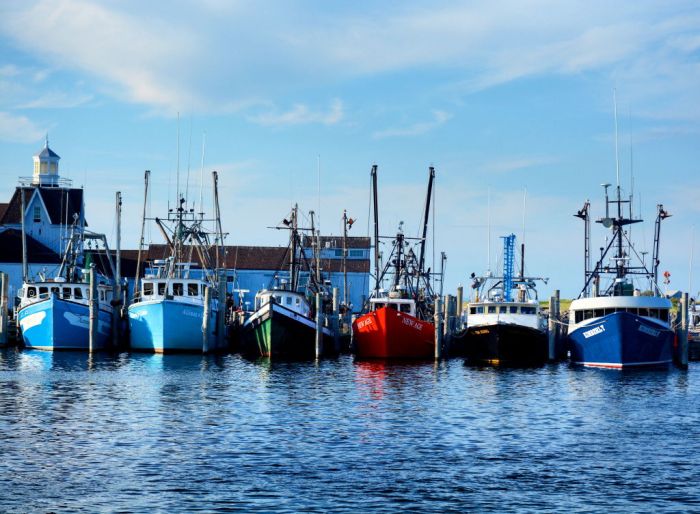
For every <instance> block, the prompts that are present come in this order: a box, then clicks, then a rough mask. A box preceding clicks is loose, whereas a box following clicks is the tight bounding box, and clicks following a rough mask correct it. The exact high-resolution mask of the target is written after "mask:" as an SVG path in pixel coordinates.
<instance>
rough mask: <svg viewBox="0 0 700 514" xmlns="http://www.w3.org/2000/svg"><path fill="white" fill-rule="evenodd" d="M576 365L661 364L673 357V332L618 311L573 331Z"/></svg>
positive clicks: (624, 366) (572, 345)
mask: <svg viewBox="0 0 700 514" xmlns="http://www.w3.org/2000/svg"><path fill="white" fill-rule="evenodd" d="M569 343H570V350H571V360H572V361H573V362H574V363H575V364H583V365H585V366H595V367H604V368H627V367H639V366H660V365H667V364H670V363H671V360H672V358H673V332H672V331H671V330H670V329H668V328H664V327H663V326H661V325H659V324H658V323H654V322H652V321H649V320H647V319H644V318H642V317H640V316H636V315H634V314H630V313H627V312H615V313H613V314H609V315H607V316H604V317H602V318H598V319H596V320H595V321H592V322H591V323H588V324H587V325H585V326H582V327H579V328H577V329H576V330H574V331H573V332H571V333H570V334H569Z"/></svg>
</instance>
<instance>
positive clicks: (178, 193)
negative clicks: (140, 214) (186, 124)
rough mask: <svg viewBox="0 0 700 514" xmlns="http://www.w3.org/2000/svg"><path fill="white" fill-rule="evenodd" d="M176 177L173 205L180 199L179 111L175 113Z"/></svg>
mask: <svg viewBox="0 0 700 514" xmlns="http://www.w3.org/2000/svg"><path fill="white" fill-rule="evenodd" d="M176 170H177V171H176V173H177V178H176V181H175V194H176V195H177V198H175V205H178V202H179V201H180V112H179V111H178V113H177V167H176Z"/></svg>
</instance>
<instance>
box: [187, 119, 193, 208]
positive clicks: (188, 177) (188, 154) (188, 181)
mask: <svg viewBox="0 0 700 514" xmlns="http://www.w3.org/2000/svg"><path fill="white" fill-rule="evenodd" d="M191 158H192V115H191V114H190V140H189V144H188V145H187V180H186V181H185V198H187V197H188V195H189V192H190V163H191V162H192V161H191Z"/></svg>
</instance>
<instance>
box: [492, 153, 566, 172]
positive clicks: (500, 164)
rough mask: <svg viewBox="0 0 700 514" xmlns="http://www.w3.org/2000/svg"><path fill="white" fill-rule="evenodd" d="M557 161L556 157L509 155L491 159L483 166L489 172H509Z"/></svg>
mask: <svg viewBox="0 0 700 514" xmlns="http://www.w3.org/2000/svg"><path fill="white" fill-rule="evenodd" d="M555 162H557V159H556V158H554V157H547V156H534V157H527V156H525V157H508V158H500V159H495V160H492V161H489V162H487V163H485V164H483V165H482V166H481V169H482V170H483V171H485V172H487V173H507V172H509V171H518V170H523V169H528V168H535V167H537V166H545V165H548V164H552V163H555Z"/></svg>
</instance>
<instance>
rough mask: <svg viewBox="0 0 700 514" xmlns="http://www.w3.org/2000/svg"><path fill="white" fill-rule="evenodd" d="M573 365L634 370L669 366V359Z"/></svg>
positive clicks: (579, 363)
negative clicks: (636, 368)
mask: <svg viewBox="0 0 700 514" xmlns="http://www.w3.org/2000/svg"><path fill="white" fill-rule="evenodd" d="M574 364H578V365H581V366H586V367H589V368H609V369H623V368H634V367H639V366H659V365H661V364H671V359H669V360H666V361H651V362H634V363H626V364H621V363H619V362H574Z"/></svg>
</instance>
